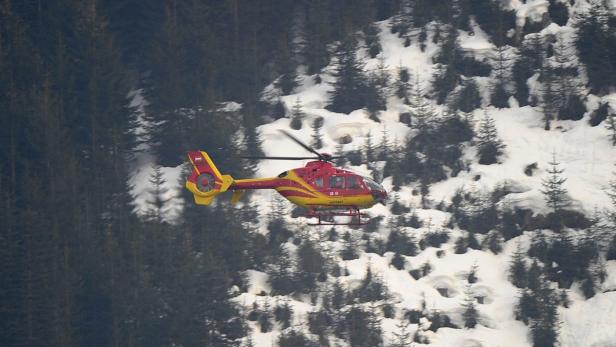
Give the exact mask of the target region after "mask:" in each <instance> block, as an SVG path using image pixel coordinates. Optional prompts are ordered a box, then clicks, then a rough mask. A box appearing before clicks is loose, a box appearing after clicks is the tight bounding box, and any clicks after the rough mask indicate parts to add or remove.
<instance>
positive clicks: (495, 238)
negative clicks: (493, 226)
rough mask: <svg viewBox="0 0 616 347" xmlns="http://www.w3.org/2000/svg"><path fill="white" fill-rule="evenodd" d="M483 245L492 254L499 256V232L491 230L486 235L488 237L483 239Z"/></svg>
mask: <svg viewBox="0 0 616 347" xmlns="http://www.w3.org/2000/svg"><path fill="white" fill-rule="evenodd" d="M483 244H484V245H485V247H487V248H488V249H489V250H490V251H491V252H492V253H494V254H499V253H500V252H502V251H503V236H502V235H501V233H500V232H498V231H496V230H492V231H490V232H489V233H488V236H487V237H486V238H485V240H484V242H483Z"/></svg>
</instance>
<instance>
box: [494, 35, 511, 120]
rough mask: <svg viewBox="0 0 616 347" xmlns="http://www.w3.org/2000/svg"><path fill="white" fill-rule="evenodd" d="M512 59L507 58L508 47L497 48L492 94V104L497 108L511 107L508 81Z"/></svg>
mask: <svg viewBox="0 0 616 347" xmlns="http://www.w3.org/2000/svg"><path fill="white" fill-rule="evenodd" d="M510 60H511V59H510V58H509V57H508V56H507V47H506V46H500V47H497V48H496V56H495V57H494V58H493V63H492V65H493V71H494V84H493V85H492V93H491V94H490V103H491V104H492V105H493V106H494V107H497V108H505V107H508V105H509V102H508V100H509V96H510V93H509V91H508V85H507V84H508V81H509V74H510V73H509V69H510V63H509V61H510Z"/></svg>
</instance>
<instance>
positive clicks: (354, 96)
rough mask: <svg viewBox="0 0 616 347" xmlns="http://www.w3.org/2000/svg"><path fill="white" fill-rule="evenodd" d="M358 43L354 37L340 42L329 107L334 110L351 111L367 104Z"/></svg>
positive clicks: (365, 83) (365, 85)
mask: <svg viewBox="0 0 616 347" xmlns="http://www.w3.org/2000/svg"><path fill="white" fill-rule="evenodd" d="M356 48H357V43H356V41H355V39H354V38H353V37H350V38H348V39H347V40H345V41H344V42H342V43H341V44H340V46H339V47H338V52H337V53H336V57H337V64H336V69H335V71H334V73H333V76H334V77H335V78H336V81H335V82H334V83H333V90H332V91H331V92H330V93H329V95H330V104H329V105H328V106H327V109H328V110H330V111H333V112H341V113H350V112H352V111H354V110H357V109H360V108H363V107H364V106H366V104H367V95H366V91H367V82H366V78H365V77H364V75H363V63H362V62H361V61H358V60H357V56H356Z"/></svg>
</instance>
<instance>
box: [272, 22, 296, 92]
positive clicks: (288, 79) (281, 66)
mask: <svg viewBox="0 0 616 347" xmlns="http://www.w3.org/2000/svg"><path fill="white" fill-rule="evenodd" d="M289 41H290V40H289V39H288V37H287V34H286V33H284V34H282V36H281V38H280V44H279V47H280V48H279V49H278V54H277V56H276V58H277V62H276V70H277V72H278V74H279V75H280V77H278V80H277V81H276V87H278V88H280V91H281V92H282V94H283V95H288V94H290V93H292V92H293V89H295V88H296V87H297V86H298V81H297V71H296V69H297V64H296V63H295V62H294V61H293V57H292V52H291V43H290V42H289Z"/></svg>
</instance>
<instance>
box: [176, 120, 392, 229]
mask: <svg viewBox="0 0 616 347" xmlns="http://www.w3.org/2000/svg"><path fill="white" fill-rule="evenodd" d="M280 132H282V133H283V134H284V135H286V136H287V137H289V138H290V139H291V140H293V141H294V142H295V143H297V144H298V145H300V146H302V147H303V148H304V149H306V150H307V151H309V152H311V153H313V154H314V155H315V157H268V156H258V157H254V156H253V157H242V158H245V159H268V160H305V159H315V160H313V161H310V162H308V163H307V164H306V166H305V167H302V168H297V169H292V170H288V171H285V172H283V173H281V174H280V175H278V176H277V177H270V178H252V179H234V178H233V177H231V176H230V175H223V174H221V173H220V171H218V168H216V165H214V162H213V161H212V159H211V158H210V156H209V155H208V154H207V153H206V152H204V151H191V152H189V153H188V159H189V160H190V162H191V164H192V166H193V168H194V169H193V171H192V173H191V174H190V176H189V177H188V180H187V181H186V188H187V189H188V190H189V191H190V192H191V193H192V194H193V195H194V197H195V202H196V203H197V204H199V205H209V204H211V203H212V201H213V200H214V198H215V197H216V196H217V195H218V194H220V193H223V192H226V191H229V190H230V191H233V196H232V197H231V202H232V203H237V202H238V201H239V200H240V198H241V197H242V194H243V193H244V191H246V190H247V189H275V190H276V191H277V192H278V193H280V195H282V196H283V197H285V198H286V199H288V200H289V201H291V202H292V203H294V204H296V205H299V206H301V207H304V208H307V209H308V214H307V215H306V217H309V218H312V217H316V218H318V223H316V224H312V225H361V224H366V223H365V222H364V221H363V220H362V217H363V216H365V215H364V214H363V213H360V209H364V208H368V207H371V206H373V205H375V204H376V203H379V202H380V203H384V201H385V199H387V192H386V191H385V189H384V188H383V187H382V186H381V185H380V184H378V183H376V182H375V181H374V180H372V179H371V178H368V177H365V176H361V175H359V174H356V173H354V172H351V171H348V170H343V169H340V168H337V167H334V165H333V164H332V160H333V159H337V158H339V157H333V156H331V155H330V154H327V153H319V152H317V151H316V150H314V149H313V148H311V147H310V146H308V145H306V144H305V143H303V142H302V141H300V140H299V139H297V138H295V137H294V136H293V135H291V134H289V133H288V132H286V131H284V130H280ZM335 216H348V217H351V221H350V222H349V223H336V222H335V221H334V222H324V221H323V219H329V220H331V219H332V217H335Z"/></svg>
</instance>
